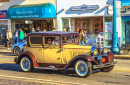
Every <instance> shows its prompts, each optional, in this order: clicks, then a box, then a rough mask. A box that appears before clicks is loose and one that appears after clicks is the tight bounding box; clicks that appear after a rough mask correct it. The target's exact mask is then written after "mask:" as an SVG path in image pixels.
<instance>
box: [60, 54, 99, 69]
mask: <svg viewBox="0 0 130 85" xmlns="http://www.w3.org/2000/svg"><path fill="white" fill-rule="evenodd" d="M78 59H84V60H86V61H89V62H93V63H94V64H97V63H96V61H95V60H94V59H93V58H92V57H90V56H88V55H78V56H75V57H74V58H73V59H72V60H71V61H70V62H69V63H68V64H67V65H66V66H65V67H63V68H61V69H60V68H59V69H58V70H63V69H66V68H68V67H70V66H71V65H74V64H75V62H76V61H77V60H78Z"/></svg>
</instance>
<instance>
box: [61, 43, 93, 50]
mask: <svg viewBox="0 0 130 85" xmlns="http://www.w3.org/2000/svg"><path fill="white" fill-rule="evenodd" d="M92 47H93V46H83V45H71V44H67V45H64V46H63V48H69V49H71V48H72V49H91V48H92Z"/></svg>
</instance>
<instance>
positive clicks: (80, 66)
mask: <svg viewBox="0 0 130 85" xmlns="http://www.w3.org/2000/svg"><path fill="white" fill-rule="evenodd" d="M91 67H92V64H91V62H86V61H85V60H83V59H79V60H77V61H76V63H75V72H76V74H77V75H78V76H79V77H88V76H89V75H90V74H91V73H92V68H91Z"/></svg>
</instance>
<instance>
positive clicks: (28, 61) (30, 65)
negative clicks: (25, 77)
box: [20, 56, 34, 72]
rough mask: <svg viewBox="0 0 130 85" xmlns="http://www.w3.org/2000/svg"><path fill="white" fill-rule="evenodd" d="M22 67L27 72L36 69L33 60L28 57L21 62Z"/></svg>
mask: <svg viewBox="0 0 130 85" xmlns="http://www.w3.org/2000/svg"><path fill="white" fill-rule="evenodd" d="M20 66H21V69H22V70H23V71H25V72H31V71H33V69H34V67H33V63H32V60H31V59H30V58H29V57H26V56H24V57H22V59H21V61H20Z"/></svg>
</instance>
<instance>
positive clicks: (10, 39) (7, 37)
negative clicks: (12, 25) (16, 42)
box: [6, 29, 13, 49]
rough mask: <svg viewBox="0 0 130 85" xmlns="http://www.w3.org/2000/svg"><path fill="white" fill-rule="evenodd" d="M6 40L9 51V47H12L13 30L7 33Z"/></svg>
mask: <svg viewBox="0 0 130 85" xmlns="http://www.w3.org/2000/svg"><path fill="white" fill-rule="evenodd" d="M6 39H7V49H9V47H11V46H12V43H13V42H12V31H11V29H9V31H8V29H7V32H6Z"/></svg>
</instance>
